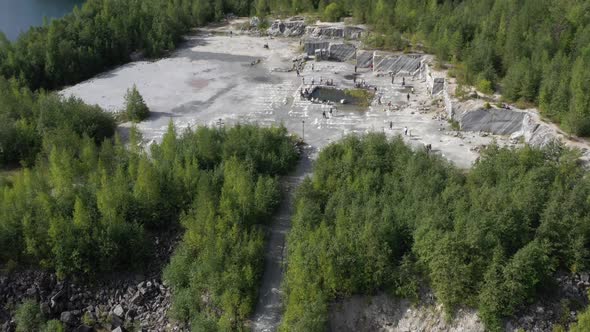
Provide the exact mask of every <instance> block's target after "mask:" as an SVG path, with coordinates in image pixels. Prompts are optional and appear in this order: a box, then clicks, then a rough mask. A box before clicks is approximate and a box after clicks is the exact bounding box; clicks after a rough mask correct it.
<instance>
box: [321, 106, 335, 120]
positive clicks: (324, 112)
mask: <svg viewBox="0 0 590 332" xmlns="http://www.w3.org/2000/svg"><path fill="white" fill-rule="evenodd" d="M333 111H334V108H333V107H330V111H329V112H330V118H331V117H332V116H333ZM322 117H323V118H324V119H329V117H328V115H327V114H326V111H325V110H324V111H322Z"/></svg>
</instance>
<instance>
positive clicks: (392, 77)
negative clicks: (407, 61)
mask: <svg viewBox="0 0 590 332" xmlns="http://www.w3.org/2000/svg"><path fill="white" fill-rule="evenodd" d="M394 80H395V75H391V84H393V81H394Z"/></svg>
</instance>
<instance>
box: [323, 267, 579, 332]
mask: <svg viewBox="0 0 590 332" xmlns="http://www.w3.org/2000/svg"><path fill="white" fill-rule="evenodd" d="M589 288H590V276H589V274H588V273H580V274H571V275H568V274H557V275H556V276H555V279H554V280H553V281H552V283H551V284H550V285H549V286H547V287H546V288H545V290H544V291H543V292H544V294H543V295H542V296H541V297H540V298H539V299H538V300H537V301H536V302H534V303H531V304H530V305H528V306H526V307H525V308H523V309H522V310H521V311H520V312H519V313H518V314H517V315H516V316H515V317H513V318H510V319H507V320H506V321H505V329H504V330H505V331H507V332H516V331H534V332H552V331H554V327H556V326H562V327H567V326H568V325H569V324H571V323H572V322H574V321H575V320H576V316H577V314H578V312H579V311H581V310H583V309H584V308H585V307H586V305H587V304H588V297H587V292H588V289H589ZM329 326H330V330H331V331H339V332H342V331H344V332H346V331H382V332H414V331H415V332H418V331H429V332H443V331H445V332H484V331H485V326H484V325H483V323H482V322H481V320H480V319H479V316H478V314H477V311H476V310H473V309H459V310H457V312H456V313H455V316H454V317H453V318H452V319H451V320H449V319H447V317H446V316H445V313H444V310H443V307H442V305H440V304H437V303H436V301H435V299H434V295H432V293H429V292H425V293H424V294H422V295H421V298H420V301H418V303H416V304H413V303H411V302H410V301H408V300H405V299H396V298H392V297H390V296H388V295H386V294H383V293H381V294H378V295H374V296H360V295H356V296H352V297H350V298H347V299H342V300H340V301H337V302H335V303H332V305H331V307H330V317H329Z"/></svg>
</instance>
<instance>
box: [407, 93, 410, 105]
mask: <svg viewBox="0 0 590 332" xmlns="http://www.w3.org/2000/svg"><path fill="white" fill-rule="evenodd" d="M407 97H408V103H409V102H410V94H409V93H408V96H407Z"/></svg>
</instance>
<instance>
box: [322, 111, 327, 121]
mask: <svg viewBox="0 0 590 332" xmlns="http://www.w3.org/2000/svg"><path fill="white" fill-rule="evenodd" d="M322 116H323V117H324V119H326V118H327V116H326V111H323V112H322Z"/></svg>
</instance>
